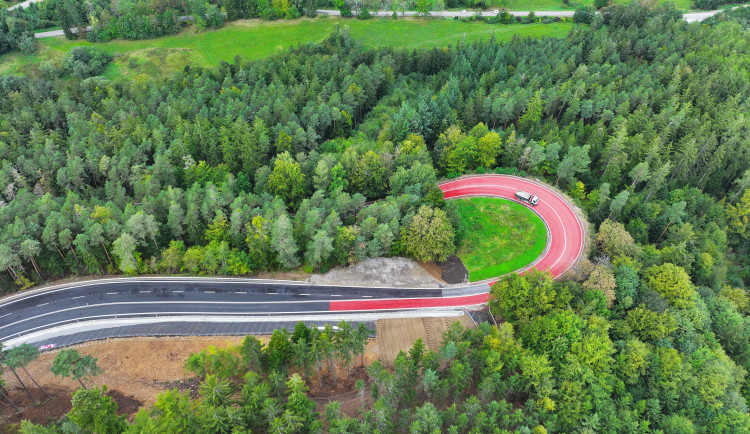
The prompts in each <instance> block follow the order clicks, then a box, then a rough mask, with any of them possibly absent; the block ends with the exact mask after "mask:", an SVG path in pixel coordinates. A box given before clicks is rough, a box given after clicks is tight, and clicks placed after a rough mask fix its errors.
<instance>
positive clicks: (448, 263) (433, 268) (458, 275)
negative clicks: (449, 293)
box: [417, 255, 469, 284]
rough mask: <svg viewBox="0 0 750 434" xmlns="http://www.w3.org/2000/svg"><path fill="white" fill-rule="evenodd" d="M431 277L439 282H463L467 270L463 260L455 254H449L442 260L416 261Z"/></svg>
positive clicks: (467, 272) (466, 276)
mask: <svg viewBox="0 0 750 434" xmlns="http://www.w3.org/2000/svg"><path fill="white" fill-rule="evenodd" d="M417 263H418V264H419V265H420V266H421V267H422V268H424V269H425V271H427V272H428V273H430V274H431V275H432V277H434V278H436V279H438V280H440V281H441V282H445V283H449V284H456V283H464V282H466V281H467V280H468V279H469V270H467V269H466V266H465V265H464V263H463V261H461V258H459V257H458V256H456V255H450V256H448V258H446V260H445V261H443V262H417Z"/></svg>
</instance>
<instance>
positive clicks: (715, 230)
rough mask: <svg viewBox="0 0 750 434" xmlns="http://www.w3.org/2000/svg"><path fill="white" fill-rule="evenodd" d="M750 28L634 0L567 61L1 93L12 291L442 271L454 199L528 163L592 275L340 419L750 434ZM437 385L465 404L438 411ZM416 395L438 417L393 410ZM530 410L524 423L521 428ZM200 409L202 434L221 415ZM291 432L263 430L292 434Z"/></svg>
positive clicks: (479, 334) (374, 65)
mask: <svg viewBox="0 0 750 434" xmlns="http://www.w3.org/2000/svg"><path fill="white" fill-rule="evenodd" d="M744 17H745V16H744V15H742V13H728V14H726V15H723V16H721V17H719V18H717V19H715V20H714V21H710V22H709V23H707V24H706V25H703V24H697V23H694V24H690V23H685V22H683V21H682V20H681V19H680V17H679V14H676V13H675V12H674V10H673V9H670V8H668V7H659V8H657V9H651V8H649V7H647V6H644V5H640V4H631V5H629V6H624V7H613V9H612V10H611V13H610V14H607V15H605V16H604V17H603V19H602V20H601V21H595V22H593V23H592V25H591V27H590V28H588V29H576V30H573V31H572V32H571V33H570V34H569V35H568V37H567V38H565V39H563V40H558V39H542V40H532V39H520V38H517V39H515V40H513V41H510V42H508V43H503V44H497V43H495V41H493V40H491V41H484V42H476V43H471V44H458V45H456V46H451V47H448V48H446V49H417V50H395V49H390V48H380V49H372V48H365V47H362V46H361V45H359V44H358V43H357V42H356V41H353V40H352V39H351V38H350V37H349V36H348V34H347V32H346V31H345V30H339V31H338V32H336V33H334V34H332V35H331V36H330V37H329V38H327V39H326V40H325V41H323V42H322V43H320V44H307V45H299V46H297V47H291V48H290V49H289V50H288V51H286V52H283V53H278V54H275V55H274V56H271V57H269V58H267V59H263V60H259V61H254V62H247V61H243V60H242V59H237V60H236V61H235V62H234V63H232V64H229V63H222V64H221V65H219V66H218V68H217V69H214V70H206V69H199V68H185V70H183V71H181V72H180V73H179V74H176V75H175V76H174V77H170V78H164V79H154V80H153V81H152V82H150V83H149V86H147V87H146V86H143V85H142V84H138V83H116V84H113V83H111V82H109V81H107V80H105V79H103V78H101V77H93V78H88V79H83V80H81V79H77V78H73V79H70V80H61V79H55V80H44V79H35V78H30V77H24V78H19V77H2V78H0V125H3V128H2V130H1V131H2V133H0V169H1V170H0V180H1V181H2V182H0V186H2V196H3V200H4V206H2V207H0V224H2V227H4V228H5V229H4V231H3V232H2V234H0V237H2V239H0V249H2V250H1V251H0V259H2V258H11V259H12V261H7V260H6V262H4V263H3V264H2V265H3V267H2V268H3V269H4V270H5V271H6V273H5V274H4V275H3V276H2V277H3V279H5V283H4V285H5V287H6V288H8V289H12V290H15V289H16V288H18V287H19V286H24V285H26V284H28V283H30V281H31V280H36V281H43V279H50V278H53V277H55V276H61V275H65V274H68V273H83V272H92V273H100V272H101V273H104V272H111V271H115V270H118V269H119V270H121V271H123V272H127V273H135V272H142V273H146V272H153V271H164V270H167V271H169V272H177V271H179V270H182V272H189V273H205V274H216V273H227V274H243V271H246V272H248V273H249V272H255V271H257V270H262V269H273V268H276V267H290V266H295V265H296V264H301V263H302V261H303V260H304V261H305V264H306V266H307V267H309V269H310V270H315V269H318V268H320V269H321V270H322V269H324V268H325V267H327V266H330V265H333V264H336V263H341V264H346V263H354V262H356V261H358V260H361V259H362V258H365V257H368V255H369V256H376V255H388V254H407V255H410V256H413V257H416V258H426V257H433V258H438V259H439V254H444V253H447V252H450V251H451V248H452V247H453V246H454V245H455V242H456V240H458V239H460V236H461V233H462V231H463V230H464V229H463V228H461V227H460V225H458V224H457V222H456V221H455V217H454V216H455V213H454V211H452V209H451V208H452V205H451V202H450V201H447V202H446V201H444V200H442V197H441V194H440V192H439V189H437V188H436V186H435V185H436V180H437V179H440V178H447V177H452V176H455V175H459V174H463V173H486V172H492V171H498V172H502V171H505V170H506V169H502V168H514V169H516V170H523V171H525V172H527V173H528V174H530V175H531V176H534V177H536V178H539V179H542V180H545V181H547V182H549V183H550V184H554V185H556V186H557V188H558V189H560V190H562V191H564V192H565V193H567V194H568V196H569V197H570V198H571V199H572V200H573V201H574V202H575V203H576V204H577V205H579V207H580V208H581V210H582V212H584V213H585V214H586V216H587V218H588V220H589V222H590V223H591V227H592V230H593V231H594V232H595V234H596V235H595V242H594V245H593V248H592V250H591V253H590V256H589V258H588V259H589V260H588V261H584V262H582V264H581V265H580V266H579V267H578V268H577V269H576V270H575V272H574V273H572V274H571V275H570V279H569V280H567V281H564V282H551V281H549V277H548V276H547V277H545V276H544V275H543V274H531V275H528V276H524V277H511V278H509V279H506V280H503V281H501V282H500V283H498V284H497V285H495V286H494V287H493V299H494V301H493V302H492V303H491V309H492V312H493V313H494V314H495V315H496V317H497V320H498V321H500V322H501V324H500V327H499V328H497V327H489V326H482V327H480V328H479V329H477V330H478V331H469V332H465V333H467V334H466V335H463V334H462V335H461V336H465V337H461V338H456V339H455V341H456V342H455V345H456V346H458V347H460V345H464V346H465V347H466V350H465V351H466V352H465V353H462V354H465V358H463V357H464V356H462V358H461V359H455V357H456V356H455V355H454V356H452V357H451V358H449V359H445V358H444V359H442V360H443V361H446V360H451V363H449V364H448V363H447V362H446V364H442V362H441V363H438V364H437V365H435V364H434V362H430V361H429V360H430V358H429V357H428V358H427V360H428V362H429V363H432V364H429V363H428V364H427V365H423V364H421V363H423V360H424V359H423V358H422V359H420V358H419V356H414V357H412V356H411V355H410V356H408V357H407V355H406V354H405V355H404V356H403V357H401V359H400V361H399V362H398V364H399V366H400V368H398V369H396V368H395V364H394V367H393V369H385V370H379V371H378V372H377V375H376V374H373V375H372V378H370V380H369V381H370V382H369V384H370V385H369V387H370V389H369V393H370V395H369V396H370V398H369V399H370V401H366V403H370V402H371V403H372V404H367V410H366V411H365V412H364V413H363V416H362V417H361V418H357V419H354V418H343V417H341V415H340V412H338V413H337V411H336V409H335V407H334V408H332V410H331V413H330V414H331V417H332V418H334V416H335V418H336V420H339V419H346V420H345V421H344V422H335V423H336V424H338V423H341V424H344V425H341V426H342V427H349V426H354V427H357V426H361V428H351V429H349V428H342V430H347V429H348V430H350V431H356V430H357V429H360V430H361V431H367V430H368V429H370V428H367V427H372V426H374V425H372V424H375V423H376V421H378V422H377V423H393V424H394V425H387V424H386V425H377V426H378V427H379V428H378V429H381V430H386V431H387V430H389V429H392V430H404V431H406V430H411V429H412V424H414V425H413V426H414V428H413V429H414V430H415V432H421V431H420V430H422V429H423V428H421V427H424V426H427V428H424V430H427V431H434V430H435V429H438V430H453V431H456V432H465V431H470V430H471V429H474V428H476V427H483V426H484V425H481V424H484V423H490V422H486V421H488V420H490V421H492V422H491V423H496V424H498V425H497V426H502V427H505V428H502V429H508V430H514V429H518V430H519V431H524V432H526V431H529V430H533V429H537V431H539V432H544V431H542V428H537V427H538V426H542V427H543V428H544V429H548V430H551V431H571V430H573V429H578V428H581V427H583V428H586V429H589V430H591V431H621V432H632V431H650V430H662V431H664V432H668V431H673V432H690V431H691V430H692V431H704V430H705V431H708V430H713V431H717V432H742V431H747V430H748V429H747V424H748V421H747V399H748V397H750V392H749V391H750V388H748V386H747V382H746V380H745V376H746V373H747V370H748V369H750V350H749V349H748V342H750V339H749V338H748V336H750V329H749V328H748V326H747V324H748V319H747V318H748V310H747V309H748V296H747V290H746V286H747V278H748V270H750V251H749V248H750V230H749V229H748V222H750V190H748V188H747V187H748V186H750V169H749V168H750V142H748V141H747V138H746V136H747V134H745V133H746V131H747V130H748V128H749V127H750V125H749V124H748V122H749V121H748V119H750V116H748V108H750V106H749V104H750V103H749V102H748V101H749V98H748V96H750V89H749V88H748V86H750V83H749V82H748V80H745V79H744V72H743V71H745V69H746V68H745V64H744V63H743V60H742V59H744V58H746V57H748V54H750V53H748V46H747V44H746V40H747V37H748V34H747V32H748V30H747V20H746V18H744ZM339 221H340V223H339ZM437 227H439V228H442V229H441V230H440V231H438V234H439V236H433V237H432V238H430V239H429V241H430V242H428V243H425V242H424V241H425V238H423V236H422V235H423V234H424V233H430V234H433V235H435V232H434V231H432V230H431V229H432V228H437ZM334 228H335V229H334ZM420 230H421V231H424V232H420ZM420 234H422V235H420ZM420 246H432V247H431V248H430V250H429V251H427V252H422V251H420V250H419V249H418V248H417V247H420ZM191 249H192V250H191ZM326 252H328V253H326ZM425 253H426V254H427V255H433V256H420V255H422V254H425ZM264 267H265V268H264ZM24 279H26V280H24ZM13 282H18V283H13ZM508 294H513V296H512V297H510V296H508ZM502 321H505V322H504V323H502ZM313 333H314V332H313ZM463 342H466V343H463ZM308 344H309V341H308ZM444 345H449V343H448V342H447V341H446V342H444ZM492 345H496V346H497V347H491V346H492ZM461 348H463V347H461ZM491 348H496V350H495V352H496V353H497V354H495V353H493V352H492V351H491ZM443 351H445V350H443ZM449 351H451V352H452V351H453V350H449ZM417 352H418V351H415V354H417ZM458 353H460V351H458ZM430 357H431V356H430ZM416 359H419V360H420V362H417V361H416ZM410 360H411V361H410ZM456 361H458V362H460V365H459V364H458V363H456ZM488 364H489V366H491V368H488V367H487V365H488ZM410 366H418V367H419V368H410ZM453 366H456V367H455V368H453V369H454V371H451V368H452V367H453ZM458 366H460V367H458ZM469 366H471V368H469ZM425 367H426V368H428V369H425ZM371 369H374V370H376V371H377V369H376V368H371ZM410 369H411V370H410ZM432 371H434V372H432ZM414 372H417V373H418V376H417V380H414V374H413V373H414ZM425 372H432V373H430V374H425ZM298 373H300V374H302V372H298ZM409 373H411V374H409ZM259 375H260V373H259ZM389 375H390V376H393V377H389ZM419 375H422V376H424V375H429V378H427V379H426V380H425V379H424V378H422V377H419ZM451 375H453V376H454V377H451ZM535 375H538V377H535ZM261 376H262V375H261ZM436 376H437V379H438V380H440V381H437V380H436V379H435V377H436ZM487 377H492V378H493V380H491V381H492V382H491V381H490V380H486V378H487ZM283 378H287V377H286V376H283ZM300 378H301V377H300ZM308 378H309V379H312V378H313V377H312V376H308ZM380 378H382V379H383V380H382V381H381V380H380ZM448 378H452V379H451V380H447V379H448ZM215 380H216V381H224V380H220V379H219V378H218V377H216V378H215ZM443 380H445V381H446V382H443ZM212 381H214V380H212ZM227 381H228V380H227ZM233 381H234V380H233ZM253 381H255V380H253ZM414 381H417V383H416V384H418V386H417V388H416V389H414V388H413V387H412V388H411V389H409V388H407V387H404V386H403V385H413V384H415V383H414ZM425 381H426V383H427V384H433V385H434V384H442V385H450V387H448V386H446V390H447V392H446V391H442V392H434V390H433V389H431V388H429V387H428V389H429V390H430V392H429V393H430V395H429V396H428V392H427V391H426V390H425V389H424V386H419V385H421V384H424V382H425ZM278 382H279V383H281V380H278ZM420 382H421V383H420ZM483 382H484V383H485V384H484V385H483V386H481V387H480V385H481V384H482V383H483ZM493 382H494V383H493ZM230 383H231V382H230ZM232 384H234V386H231V387H235V388H232V389H231V390H237V388H239V387H240V386H239V383H232ZM253 384H255V383H253ZM294 384H299V382H298V380H295V382H294ZM372 384H376V388H377V394H376V395H373V393H374V392H373V390H375V388H373V387H372ZM461 385H465V387H466V388H460V387H461ZM397 386H398V387H397ZM231 387H230V388H231ZM261 387H263V388H265V387H266V386H261ZM269 387H270V386H269ZM294 387H295V389H294V390H297V393H301V394H302V395H304V393H303V392H300V390H302V389H300V388H299V386H298V385H297V386H294ZM420 387H422V388H421V389H420ZM430 387H432V386H430ZM455 388H458V389H457V392H456V393H457V395H455V396H451V397H450V399H452V400H451V401H446V400H447V399H449V398H448V397H447V395H446V393H448V394H450V393H451V392H452V391H453V390H454V389H455ZM279 389H283V388H282V387H281V386H279ZM290 390H291V389H290ZM408 390H416V396H411V395H410V396H409V397H400V396H397V395H393V394H394V393H395V394H398V393H403V392H405V391H408ZM479 390H484V391H486V393H487V394H488V395H487V396H488V397H489V398H487V399H484V400H483V399H482V397H481V395H477V393H478V391H479ZM279 393H280V394H281V395H278V396H276V398H277V399H278V400H282V397H283V396H286V397H287V398H288V397H289V394H290V393H291V392H289V391H286V392H285V391H281V392H279ZM285 393H286V395H284V394H285ZM433 393H434V394H433ZM230 395H231V393H230ZM302 395H295V399H294V400H293V401H296V400H301V398H302ZM364 396H365V397H367V394H365V395H364ZM472 396H476V400H478V401H479V404H478V405H477V404H476V401H475V400H474V399H473V398H471V397H472ZM178 398H179V397H178V396H175V397H174V399H175V400H177V399H178ZM381 398H382V399H381ZM179 399H180V400H182V399H183V398H179ZM185 399H187V398H185ZM284 399H286V398H284ZM263 400H265V398H263ZM230 401H231V402H232V404H231V405H230V406H229V407H228V408H231V409H232V410H228V409H227V410H226V411H224V410H222V411H223V413H221V414H227V415H228V416H226V417H228V418H230V419H227V420H234V419H231V418H235V417H240V416H238V412H240V410H239V408H241V407H242V406H243V405H244V402H245V401H241V400H240V399H239V398H231V399H230ZM179 402H182V404H180V406H185V407H186V408H187V407H190V406H189V405H187V403H188V402H189V401H184V400H183V401H179ZM212 402H217V401H212ZM276 402H277V403H278V402H279V401H276ZM378 402H380V403H378ZM467 402H468V403H467ZM493 402H495V403H494V404H493ZM511 402H513V403H516V404H517V405H516V407H517V410H515V411H514V410H512V409H513V407H512V404H511V407H510V409H511V410H510V411H506V410H504V409H507V405H506V404H507V403H511ZM204 403H205V401H200V403H196V404H195V405H197V406H198V407H201V406H203V407H201V408H203V409H204V410H203V411H204V412H203V413H200V415H203V416H205V415H208V414H219V412H218V410H215V409H213V408H211V409H209V408H208V407H205V405H204ZM454 403H455V407H454V410H450V411H449V410H447V409H449V408H451V405H452V404H454ZM175 405H177V404H175ZM269 405H270V404H269ZM462 406H464V407H462ZM498 406H499V407H498ZM170 408H171V407H170ZM274 408H276V407H274ZM285 410H286V409H284V410H278V412H277V413H272V415H273V418H268V417H266V419H264V420H263V422H262V423H263V424H267V425H262V426H270V424H271V423H273V421H274V420H276V418H277V417H280V418H281V419H279V420H280V421H279V422H278V423H279V424H281V423H287V422H290V421H292V422H294V421H295V419H294V418H293V417H292V416H293V414H291V415H287V416H283V418H282V417H281V416H280V415H283V414H284V411H285ZM443 410H445V412H444V411H443ZM290 413H293V412H292V410H290ZM417 413H419V418H420V419H419V420H420V421H419V422H417V419H418V417H417V416H416V415H417ZM463 413H465V414H466V417H464V416H462V414H463ZM254 414H259V413H258V412H255V413H254ZM482 414H483V415H482ZM479 415H482V416H479ZM142 417H143V416H142ZM149 417H150V418H152V419H153V418H157V419H158V418H159V417H160V416H158V415H157V413H152V414H151V415H150V416H149ZM195 417H198V416H195ZM206 417H207V416H206ZM222 417H223V416H222ZM327 417H328V416H324V417H323V418H322V419H320V423H323V426H324V427H330V425H326V424H328V423H329V422H328V421H329V419H327ZM459 419H460V420H459ZM193 420H194V419H193ZM222 420H225V419H222ZM316 420H317V419H316ZM331 420H333V419H331ZM428 420H429V422H428ZM143 423H151V422H148V421H145V419H144V422H143ZM165 423H166V422H165ZM201 423H203V422H201ZM243 423H245V422H243ZM248 423H249V422H248ZM253 423H254V422H253ZM290 423H291V422H290ZM298 423H307V422H299V421H296V422H294V426H297V424H298ZM309 423H313V422H312V421H310V422H309ZM348 424H351V425H348ZM361 424H364V425H361ZM367 424H370V425H367ZM424 424H427V425H424ZM305 426H307V425H305ZM336 426H339V425H336ZM453 426H455V428H451V427H453ZM327 429H328V428H327ZM477 429H478V430H479V431H482V430H483V428H477Z"/></svg>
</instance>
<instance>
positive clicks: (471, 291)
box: [0, 175, 583, 343]
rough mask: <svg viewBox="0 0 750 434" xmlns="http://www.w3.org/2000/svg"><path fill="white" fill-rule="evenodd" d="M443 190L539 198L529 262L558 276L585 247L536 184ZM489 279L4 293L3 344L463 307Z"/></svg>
mask: <svg viewBox="0 0 750 434" xmlns="http://www.w3.org/2000/svg"><path fill="white" fill-rule="evenodd" d="M440 188H441V189H443V191H444V192H445V196H446V197H447V198H459V197H471V196H491V197H504V198H507V199H510V200H515V197H514V194H515V191H516V190H517V189H522V190H525V191H527V192H529V193H532V194H534V195H537V196H539V198H540V202H539V204H538V205H537V206H535V207H532V208H533V209H534V211H536V212H537V213H538V214H539V215H540V216H541V217H542V219H543V220H544V221H545V223H546V225H547V227H548V233H549V237H548V249H547V250H546V251H545V252H544V253H543V254H542V255H541V256H540V258H538V259H537V260H536V261H535V262H534V266H535V267H536V268H538V269H541V270H546V271H549V272H550V273H551V274H552V275H553V277H555V278H557V277H559V276H561V275H562V274H563V273H565V271H567V270H568V269H569V268H570V267H571V266H572V264H573V263H574V262H575V261H576V260H577V259H578V257H579V255H580V254H581V252H582V249H583V246H582V244H583V229H582V226H581V223H580V221H579V220H578V218H577V216H576V214H575V212H574V211H573V209H572V208H571V206H570V205H569V204H568V203H567V202H566V201H565V200H563V199H562V198H561V197H560V196H558V195H557V194H556V193H555V192H554V191H552V190H551V189H549V188H548V187H546V186H545V185H543V184H541V183H537V182H534V181H530V180H527V179H524V178H518V177H513V176H504V175H481V176H473V177H465V178H461V179H458V180H454V181H450V182H446V183H444V184H442V185H441V186H440ZM526 206H529V205H526ZM527 268H528V267H527ZM518 271H519V272H523V271H524V270H518ZM490 283H491V281H485V282H479V283H476V284H471V285H466V286H462V287H452V288H448V289H439V288H435V289H424V288H420V289H404V288H379V287H353V286H327V285H310V284H306V283H300V282H285V281H268V280H265V281H264V280H256V279H221V278H190V277H177V278H168V277H162V278H145V277H144V278H119V279H102V280H93V281H87V282H81V283H72V284H65V285H60V286H57V287H51V288H43V289H37V290H31V291H27V292H23V293H17V294H14V295H12V296H10V297H6V298H5V299H3V300H2V301H0V342H6V343H11V342H15V343H20V342H21V341H23V339H25V337H26V336H30V335H31V334H34V336H35V337H36V338H37V340H38V338H39V337H40V336H42V337H43V336H44V334H45V333H47V332H48V331H49V332H50V333H51V331H52V330H57V331H58V333H59V330H60V329H61V328H64V327H67V326H70V325H71V324H81V323H84V324H85V323H91V322H94V321H96V322H97V323H102V322H107V321H108V322H109V323H111V324H115V323H117V321H123V320H126V319H127V320H133V319H136V318H137V319H141V320H143V319H144V318H145V319H146V320H147V321H148V319H149V318H151V319H152V320H153V318H155V317H159V318H160V320H164V318H170V319H174V320H175V321H179V318H180V317H182V318H187V317H189V318H191V321H192V320H194V318H197V317H200V318H205V321H212V322H217V321H219V322H220V321H221V318H222V316H224V317H225V318H226V317H228V316H231V317H233V318H235V319H236V318H237V317H243V318H247V321H252V320H253V318H254V319H256V320H257V319H258V318H260V317H263V318H269V317H274V318H278V319H279V321H281V320H282V319H283V320H284V321H289V320H290V319H294V318H296V317H299V316H301V315H305V316H308V317H309V316H310V315H313V316H318V315H319V316H320V318H325V317H326V315H328V316H329V317H330V316H331V315H333V314H334V313H336V314H341V313H347V314H355V315H356V314H358V313H359V314H362V313H368V314H371V313H373V312H394V311H411V310H425V309H427V310H429V309H444V308H462V307H465V306H473V305H479V304H483V303H486V301H487V299H488V297H489V289H490V286H489V284H490ZM371 316H372V315H371ZM183 321H188V320H186V319H184V320H183ZM187 325H189V323H186V326H187ZM58 335H59V334H58Z"/></svg>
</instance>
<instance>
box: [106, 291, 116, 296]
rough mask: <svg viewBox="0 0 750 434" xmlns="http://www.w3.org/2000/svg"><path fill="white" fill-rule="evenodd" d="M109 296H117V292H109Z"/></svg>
mask: <svg viewBox="0 0 750 434" xmlns="http://www.w3.org/2000/svg"><path fill="white" fill-rule="evenodd" d="M107 295H117V293H116V292H108V293H107Z"/></svg>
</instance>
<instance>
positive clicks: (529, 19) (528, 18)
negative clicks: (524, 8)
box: [521, 11, 536, 24]
mask: <svg viewBox="0 0 750 434" xmlns="http://www.w3.org/2000/svg"><path fill="white" fill-rule="evenodd" d="M535 22H536V15H535V14H534V11H531V12H529V14H528V15H526V16H525V17H523V18H521V23H522V24H531V23H535Z"/></svg>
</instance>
